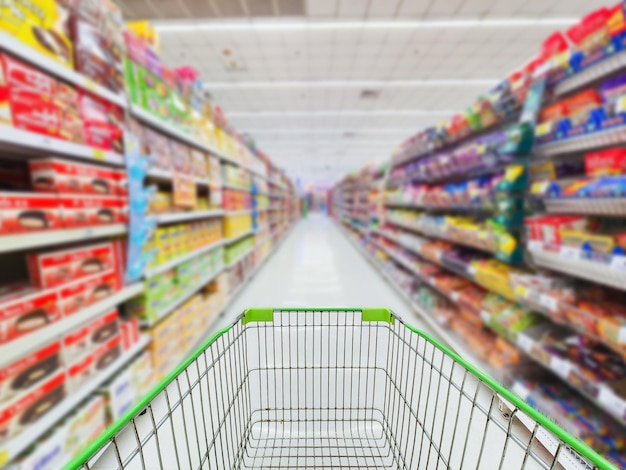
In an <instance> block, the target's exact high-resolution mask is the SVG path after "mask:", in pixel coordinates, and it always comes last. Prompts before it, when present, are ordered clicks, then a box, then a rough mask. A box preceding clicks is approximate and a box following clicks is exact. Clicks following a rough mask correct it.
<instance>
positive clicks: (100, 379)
mask: <svg viewBox="0 0 626 470" xmlns="http://www.w3.org/2000/svg"><path fill="white" fill-rule="evenodd" d="M149 342H150V337H149V336H141V338H140V340H139V342H138V343H137V344H135V345H134V346H133V347H132V348H131V349H130V350H128V351H126V352H125V353H124V354H123V355H122V356H121V357H119V358H118V359H117V360H116V361H115V362H113V363H112V364H111V365H110V366H109V367H108V368H107V369H106V370H105V371H103V372H101V373H99V374H98V375H97V376H96V377H94V378H93V379H91V380H90V381H89V382H87V383H86V384H85V385H83V386H82V387H81V388H80V390H78V391H77V392H74V393H72V394H68V395H67V398H65V399H64V400H63V401H62V402H61V403H59V404H58V405H56V406H55V407H54V408H52V410H50V411H49V412H48V413H46V414H45V415H44V416H43V417H42V418H41V419H40V420H38V421H37V422H36V423H35V424H33V425H31V426H28V428H26V430H25V431H24V432H22V433H21V434H19V435H17V436H15V437H14V438H13V439H10V440H9V441H5V442H4V443H3V444H0V457H1V458H2V462H10V461H11V460H13V459H15V458H16V457H17V456H18V455H20V454H21V453H22V452H24V450H26V449H27V448H28V447H29V446H31V445H32V444H34V443H35V442H36V441H37V439H39V437H40V436H41V435H43V434H44V433H45V432H46V431H48V430H49V429H50V428H52V427H53V426H54V425H55V424H57V423H58V422H59V421H60V420H62V419H63V418H64V417H65V416H66V415H68V414H69V413H71V412H72V411H74V409H76V407H77V406H78V405H79V404H80V403H81V402H82V401H83V400H85V399H86V398H87V397H88V396H89V395H91V394H92V393H93V392H95V391H96V390H97V389H98V388H99V387H100V386H101V385H102V384H103V383H104V382H106V381H107V380H109V379H110V378H111V377H113V376H114V375H115V374H116V373H117V372H118V371H119V370H120V369H121V368H122V367H124V366H125V365H126V364H127V363H128V362H129V361H130V360H131V359H132V358H133V357H134V356H135V355H136V354H138V353H139V352H140V351H142V350H143V349H144V348H145V347H146V346H147V345H148V343H149Z"/></svg>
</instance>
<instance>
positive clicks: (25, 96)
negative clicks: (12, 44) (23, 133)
mask: <svg viewBox="0 0 626 470" xmlns="http://www.w3.org/2000/svg"><path fill="white" fill-rule="evenodd" d="M0 59H1V60H2V65H3V68H4V78H5V81H6V87H5V88H4V91H3V94H4V95H5V96H6V98H7V99H8V102H9V103H10V109H11V116H12V121H13V126H14V127H16V128H18V129H24V130H27V131H31V132H36V133H39V134H45V135H50V136H52V137H57V136H58V134H59V126H60V116H59V109H58V106H57V105H56V103H55V101H54V97H55V91H56V87H57V82H56V81H55V80H54V79H53V78H52V77H50V76H48V75H46V74H45V73H42V72H40V71H39V70H37V69H35V68H33V67H30V66H29V65H26V64H24V63H22V62H20V61H17V60H15V59H13V58H12V57H10V56H8V55H5V54H3V55H2V56H1V57H0Z"/></svg>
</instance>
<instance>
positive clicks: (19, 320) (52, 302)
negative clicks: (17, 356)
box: [0, 289, 61, 342]
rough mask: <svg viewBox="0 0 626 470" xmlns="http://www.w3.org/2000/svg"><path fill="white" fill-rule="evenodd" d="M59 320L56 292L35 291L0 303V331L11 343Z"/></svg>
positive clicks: (47, 290) (5, 339)
mask: <svg viewBox="0 0 626 470" xmlns="http://www.w3.org/2000/svg"><path fill="white" fill-rule="evenodd" d="M60 318H61V309H60V307H59V300H58V295H57V291H56V290H52V289H46V290H35V291H32V292H29V293H28V294H26V295H24V296H15V297H13V298H10V300H8V301H6V302H5V301H2V303H0V331H4V341H7V342H8V341H11V340H13V339H15V338H19V337H20V336H23V335H27V334H29V333H32V332H34V331H36V330H38V329H40V328H43V327H45V326H48V325H50V324H51V323H54V322H55V321H58V320H59V319H60Z"/></svg>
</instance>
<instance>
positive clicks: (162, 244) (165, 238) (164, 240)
mask: <svg viewBox="0 0 626 470" xmlns="http://www.w3.org/2000/svg"><path fill="white" fill-rule="evenodd" d="M154 237H155V247H156V249H157V258H158V262H159V263H160V264H162V263H167V262H168V261H169V260H170V257H171V248H170V234H169V230H168V229H167V228H159V229H157V230H156V232H155V235H154Z"/></svg>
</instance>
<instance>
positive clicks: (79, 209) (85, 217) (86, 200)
mask: <svg viewBox="0 0 626 470" xmlns="http://www.w3.org/2000/svg"><path fill="white" fill-rule="evenodd" d="M59 200H60V203H61V208H62V219H63V225H64V226H65V227H66V228H77V227H87V226H92V225H106V224H118V223H125V222H127V219H128V215H127V211H128V207H127V204H128V200H127V199H126V198H119V197H115V196H80V197H78V196H60V197H59Z"/></svg>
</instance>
